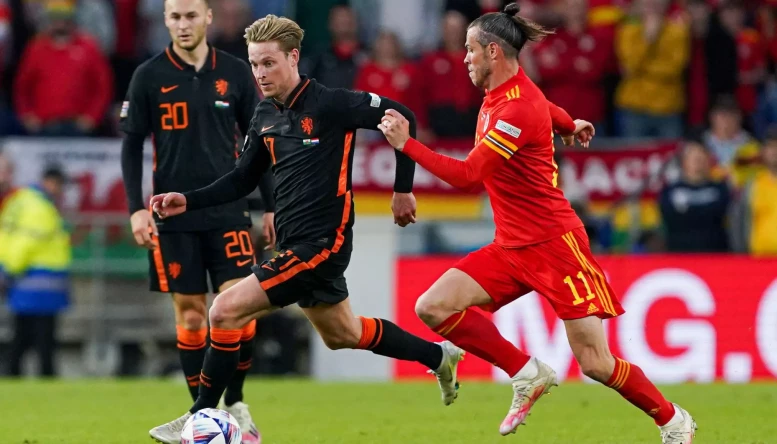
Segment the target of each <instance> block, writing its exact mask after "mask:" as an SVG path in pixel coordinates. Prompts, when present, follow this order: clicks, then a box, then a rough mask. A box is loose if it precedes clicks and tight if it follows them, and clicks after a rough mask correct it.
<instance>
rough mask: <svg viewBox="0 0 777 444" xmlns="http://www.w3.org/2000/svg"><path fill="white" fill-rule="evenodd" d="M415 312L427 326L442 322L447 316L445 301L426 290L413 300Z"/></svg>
mask: <svg viewBox="0 0 777 444" xmlns="http://www.w3.org/2000/svg"><path fill="white" fill-rule="evenodd" d="M415 313H416V315H418V317H419V318H420V319H421V320H422V321H423V322H424V324H426V325H429V326H435V325H438V324H440V323H441V322H443V321H444V320H445V319H446V318H447V317H448V316H447V315H446V313H448V310H447V308H446V307H445V301H444V299H442V298H438V297H437V296H436V295H435V294H434V293H429V292H426V293H424V294H423V295H421V297H420V298H418V300H417V301H416V302H415Z"/></svg>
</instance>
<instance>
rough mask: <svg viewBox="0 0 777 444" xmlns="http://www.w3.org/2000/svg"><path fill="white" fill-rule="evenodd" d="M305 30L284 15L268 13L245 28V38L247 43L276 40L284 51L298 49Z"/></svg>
mask: <svg viewBox="0 0 777 444" xmlns="http://www.w3.org/2000/svg"><path fill="white" fill-rule="evenodd" d="M304 35H305V31H303V30H302V28H300V27H299V25H298V24H297V23H296V22H294V20H291V19H288V18H286V17H278V16H276V15H273V14H268V15H267V16H265V17H264V18H260V19H259V20H257V21H255V22H254V23H253V24H252V25H251V26H249V27H248V28H246V33H245V36H244V37H245V39H246V44H248V43H262V42H273V41H275V42H278V44H279V45H280V46H281V50H282V51H283V52H285V53H287V54H288V53H289V52H291V50H292V49H296V50H297V51H299V50H300V48H301V46H302V38H303V37H304Z"/></svg>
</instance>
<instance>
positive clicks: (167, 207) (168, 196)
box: [151, 193, 186, 219]
mask: <svg viewBox="0 0 777 444" xmlns="http://www.w3.org/2000/svg"><path fill="white" fill-rule="evenodd" d="M151 208H152V209H153V210H154V213H156V214H157V215H159V217H160V218H161V219H164V218H166V217H171V216H177V215H179V214H181V213H183V212H184V211H186V196H184V195H183V194H181V193H164V194H157V195H156V196H154V197H152V198H151Z"/></svg>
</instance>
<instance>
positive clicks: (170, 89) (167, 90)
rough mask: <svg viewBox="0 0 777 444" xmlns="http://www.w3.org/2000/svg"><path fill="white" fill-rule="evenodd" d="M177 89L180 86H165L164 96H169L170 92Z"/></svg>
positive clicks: (163, 88)
mask: <svg viewBox="0 0 777 444" xmlns="http://www.w3.org/2000/svg"><path fill="white" fill-rule="evenodd" d="M176 88H178V85H173V86H163V87H162V94H167V93H169V92H170V91H172V90H174V89H176Z"/></svg>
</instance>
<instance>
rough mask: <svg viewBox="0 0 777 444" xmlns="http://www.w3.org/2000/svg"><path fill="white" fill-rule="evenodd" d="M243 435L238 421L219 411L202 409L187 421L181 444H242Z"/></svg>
mask: <svg viewBox="0 0 777 444" xmlns="http://www.w3.org/2000/svg"><path fill="white" fill-rule="evenodd" d="M242 440H243V435H242V433H240V426H239V425H238V424H237V420H236V419H235V418H234V417H232V415H230V414H229V413H227V412H225V411H224V410H219V409H202V410H200V411H199V412H197V413H195V414H193V415H192V416H190V417H189V419H188V420H186V424H184V426H183V432H182V433H181V444H240V443H241V441H242Z"/></svg>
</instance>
